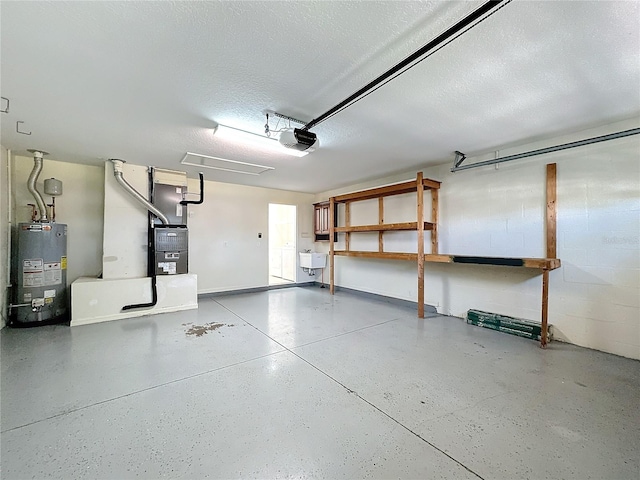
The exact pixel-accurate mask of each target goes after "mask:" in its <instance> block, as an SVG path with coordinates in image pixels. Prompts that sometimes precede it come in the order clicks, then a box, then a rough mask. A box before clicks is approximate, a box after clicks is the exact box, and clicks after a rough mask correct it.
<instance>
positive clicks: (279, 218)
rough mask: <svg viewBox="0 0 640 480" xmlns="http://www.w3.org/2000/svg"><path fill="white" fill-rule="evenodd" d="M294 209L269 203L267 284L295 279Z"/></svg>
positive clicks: (294, 207)
mask: <svg viewBox="0 0 640 480" xmlns="http://www.w3.org/2000/svg"><path fill="white" fill-rule="evenodd" d="M296 210H297V208H296V206H295V205H280V204H276V203H270V204H269V285H282V284H285V283H293V282H295V281H296V263H297V262H296V255H297V254H296V226H297V225H296V216H297V215H296Z"/></svg>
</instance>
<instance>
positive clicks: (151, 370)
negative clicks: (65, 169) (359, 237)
mask: <svg viewBox="0 0 640 480" xmlns="http://www.w3.org/2000/svg"><path fill="white" fill-rule="evenodd" d="M218 324H221V325H219V326H218ZM0 337H1V341H2V343H1V346H2V351H1V358H2V383H1V388H2V392H1V399H2V404H1V430H2V435H1V438H0V440H1V443H2V444H1V453H2V457H1V464H2V466H1V476H2V478H3V479H14V478H45V477H57V478H66V479H70V478H113V479H116V478H130V477H143V478H160V477H172V478H203V477H211V478H236V477H245V478H281V477H287V478H291V477H296V478H305V477H312V478H332V479H333V478H365V477H367V478H430V479H431V478H455V479H473V478H486V479H489V478H492V479H493V478H498V479H502V478H504V479H513V478H535V479H538V478H559V479H572V478H575V479H586V478H603V479H605V478H606V479H614V478H615V479H618V478H624V479H634V480H637V479H638V478H640V466H639V462H640V454H639V452H640V362H637V361H633V360H627V359H624V358H620V357H615V356H613V355H607V354H604V353H600V352H596V351H592V350H587V349H583V348H578V347H574V346H571V345H567V344H561V343H552V344H551V346H550V348H549V349H548V350H547V351H543V350H540V349H539V348H538V345H537V343H536V342H533V341H531V340H526V339H522V338H518V337H513V336H509V335H505V334H502V333H498V332H495V331H492V330H487V329H482V328H478V327H473V326H469V325H466V324H465V323H464V322H463V321H462V320H460V319H456V318H450V317H443V316H434V317H432V318H428V319H426V320H418V319H417V318H416V314H415V311H414V309H412V308H406V307H402V306H398V305H395V304H391V303H387V302H384V301H381V300H377V299H372V298H367V297H362V296H359V295H354V294H353V293H347V292H338V293H337V294H336V295H335V296H334V297H331V296H330V295H329V292H328V290H326V289H320V288H289V289H281V290H272V291H268V292H261V293H252V294H244V295H230V296H225V297H215V298H207V299H201V301H200V308H199V310H197V311H190V312H185V313H180V314H163V315H158V316H154V317H147V318H139V319H132V320H123V321H117V322H110V323H103V324H94V325H88V326H83V327H74V328H68V327H64V326H55V327H39V328H35V329H25V330H12V329H3V330H2V332H1V333H0Z"/></svg>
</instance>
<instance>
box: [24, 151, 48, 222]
mask: <svg viewBox="0 0 640 480" xmlns="http://www.w3.org/2000/svg"><path fill="white" fill-rule="evenodd" d="M27 151H28V152H30V153H33V170H31V174H30V175H29V179H28V180H27V188H28V189H29V192H30V193H31V195H33V198H35V199H36V205H38V211H39V212H40V221H41V222H47V221H49V220H48V218H47V206H46V205H45V203H44V200H43V199H42V195H40V192H38V189H37V188H36V182H37V181H38V177H39V176H40V172H41V171H42V159H43V158H44V156H45V155H49V154H48V153H47V152H42V151H40V150H27Z"/></svg>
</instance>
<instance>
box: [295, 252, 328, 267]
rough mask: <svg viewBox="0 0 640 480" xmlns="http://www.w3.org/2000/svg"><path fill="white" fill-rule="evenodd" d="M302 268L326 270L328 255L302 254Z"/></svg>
mask: <svg viewBox="0 0 640 480" xmlns="http://www.w3.org/2000/svg"><path fill="white" fill-rule="evenodd" d="M300 266H301V267H302V268H324V267H326V266H327V254H326V253H313V252H312V253H305V252H300Z"/></svg>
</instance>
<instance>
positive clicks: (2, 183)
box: [0, 145, 11, 328]
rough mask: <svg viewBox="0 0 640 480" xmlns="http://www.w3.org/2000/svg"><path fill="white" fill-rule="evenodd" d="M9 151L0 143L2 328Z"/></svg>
mask: <svg viewBox="0 0 640 480" xmlns="http://www.w3.org/2000/svg"><path fill="white" fill-rule="evenodd" d="M8 165H9V152H8V151H7V149H6V148H4V147H3V146H1V145H0V307H1V308H2V310H1V311H0V328H3V327H4V326H5V325H6V324H7V303H8V298H7V293H8V292H7V286H8V284H9V267H8V261H9V259H8V250H9V232H10V226H9V222H10V221H11V219H10V218H9V202H10V201H11V199H10V198H9V191H10V188H9V176H8V174H7V173H8V172H7V167H8Z"/></svg>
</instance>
